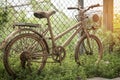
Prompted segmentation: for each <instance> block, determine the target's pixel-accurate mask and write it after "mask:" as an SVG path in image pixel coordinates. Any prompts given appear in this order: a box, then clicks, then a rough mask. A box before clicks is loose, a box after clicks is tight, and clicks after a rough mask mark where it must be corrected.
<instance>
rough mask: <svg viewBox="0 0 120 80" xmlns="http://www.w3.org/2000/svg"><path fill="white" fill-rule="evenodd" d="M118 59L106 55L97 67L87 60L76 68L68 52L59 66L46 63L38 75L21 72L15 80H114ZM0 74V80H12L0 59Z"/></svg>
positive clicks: (117, 56) (117, 70) (119, 69)
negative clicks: (102, 78)
mask: <svg viewBox="0 0 120 80" xmlns="http://www.w3.org/2000/svg"><path fill="white" fill-rule="evenodd" d="M1 56H2V55H1ZM119 57H120V55H119V54H115V53H113V54H107V53H106V54H104V56H103V59H102V60H101V62H100V63H99V64H98V65H96V64H94V63H92V62H91V60H92V59H88V61H87V62H86V63H83V64H82V65H81V66H79V67H78V65H77V64H76V63H75V61H74V55H73V53H71V52H69V53H68V55H67V57H66V58H65V60H64V61H63V62H62V64H61V65H60V64H59V63H47V65H46V66H45V68H44V69H43V71H42V73H41V74H40V75H37V74H36V73H35V72H34V71H33V72H29V71H27V70H26V71H22V72H20V73H19V76H20V77H19V78H17V79H16V80H77V78H78V77H79V78H82V79H83V80H86V79H87V78H89V77H96V76H97V77H98V76H99V77H105V78H114V77H118V76H120V58H119ZM83 62H84V61H83ZM0 73H1V74H0V80H13V79H12V78H11V77H10V76H9V75H8V74H7V72H6V71H5V69H4V66H3V61H2V58H1V59H0Z"/></svg>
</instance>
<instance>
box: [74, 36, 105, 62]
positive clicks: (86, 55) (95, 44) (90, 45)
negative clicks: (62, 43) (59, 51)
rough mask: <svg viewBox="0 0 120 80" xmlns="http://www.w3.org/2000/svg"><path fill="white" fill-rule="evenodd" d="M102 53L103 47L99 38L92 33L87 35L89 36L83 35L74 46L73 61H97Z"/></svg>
mask: <svg viewBox="0 0 120 80" xmlns="http://www.w3.org/2000/svg"><path fill="white" fill-rule="evenodd" d="M102 54H103V48H102V43H101V42H100V40H99V39H98V38H97V37H96V36H94V35H89V38H87V36H86V35H84V36H83V37H81V39H80V41H78V43H77V46H76V48H75V61H76V63H77V64H81V63H87V61H90V62H91V63H94V62H97V63H98V62H99V61H100V60H101V58H102Z"/></svg>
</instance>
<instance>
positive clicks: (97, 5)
mask: <svg viewBox="0 0 120 80" xmlns="http://www.w3.org/2000/svg"><path fill="white" fill-rule="evenodd" d="M99 6H100V4H95V5H91V6H89V7H88V8H87V9H85V10H84V11H83V13H84V12H86V11H88V10H89V9H92V8H94V7H99ZM68 9H77V10H82V9H81V8H78V7H68Z"/></svg>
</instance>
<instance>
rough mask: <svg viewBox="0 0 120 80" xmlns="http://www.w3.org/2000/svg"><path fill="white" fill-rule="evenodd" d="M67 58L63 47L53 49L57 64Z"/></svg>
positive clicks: (53, 56)
mask: <svg viewBox="0 0 120 80" xmlns="http://www.w3.org/2000/svg"><path fill="white" fill-rule="evenodd" d="M65 56H66V51H65V49H64V48H63V47H62V46H57V47H55V48H54V49H53V54H52V58H53V60H54V61H55V62H61V61H63V60H64V58H65Z"/></svg>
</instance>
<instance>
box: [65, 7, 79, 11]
mask: <svg viewBox="0 0 120 80" xmlns="http://www.w3.org/2000/svg"><path fill="white" fill-rule="evenodd" d="M67 9H77V10H79V8H77V7H68V8H67Z"/></svg>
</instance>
